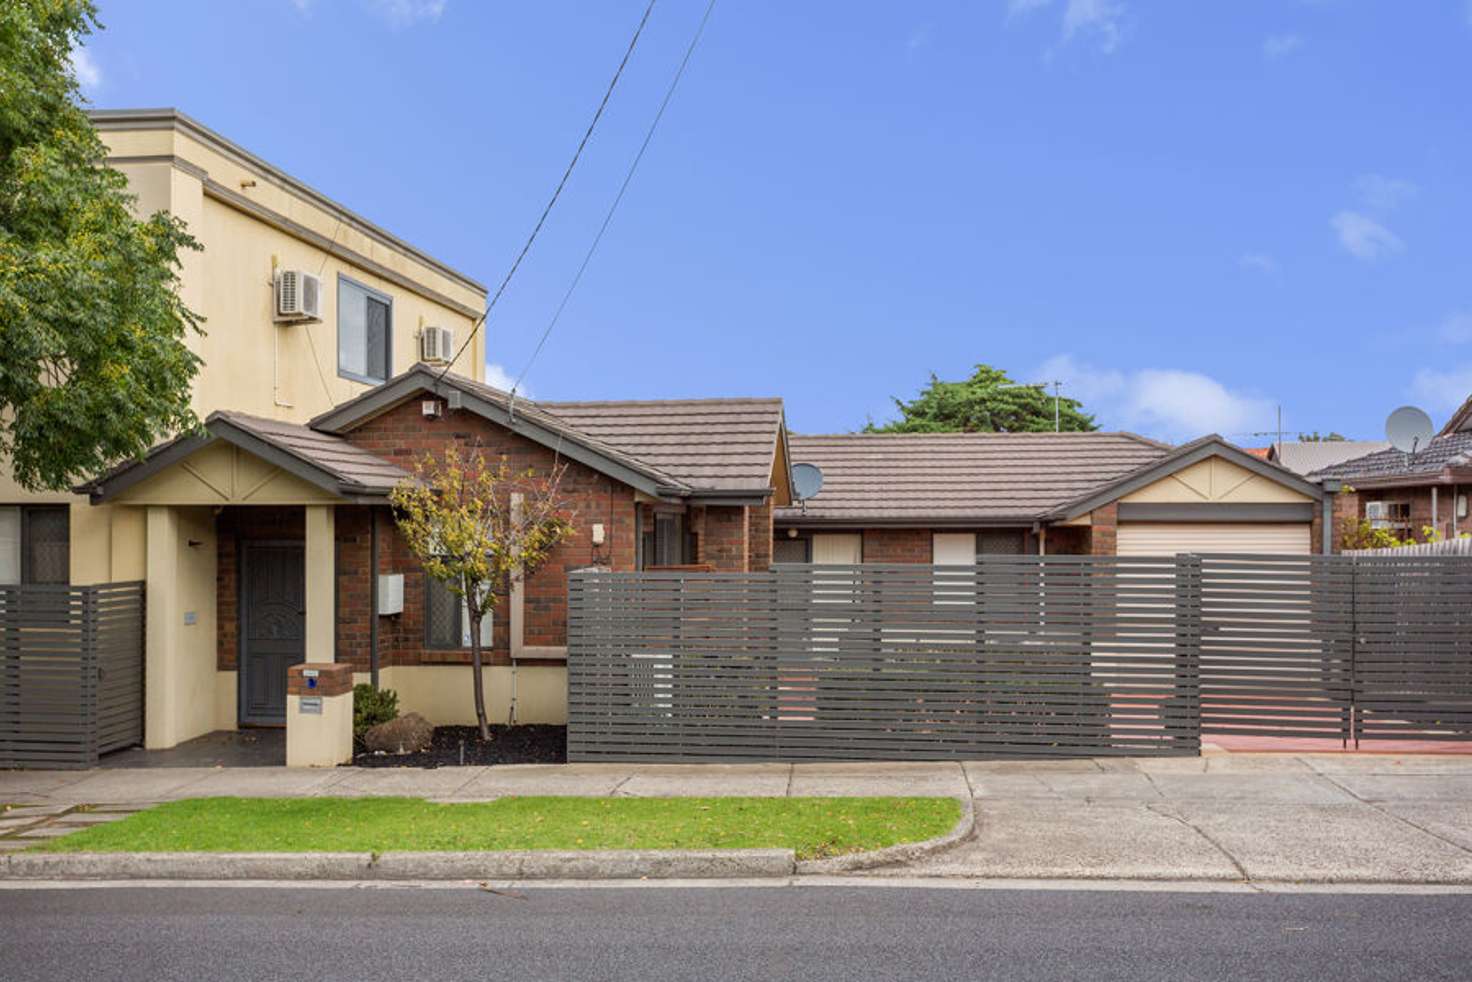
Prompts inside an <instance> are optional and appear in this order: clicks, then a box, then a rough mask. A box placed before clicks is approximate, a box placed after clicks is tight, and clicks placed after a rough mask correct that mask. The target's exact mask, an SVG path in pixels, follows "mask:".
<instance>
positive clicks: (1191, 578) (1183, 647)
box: [1175, 553, 1202, 754]
mask: <svg viewBox="0 0 1472 982" xmlns="http://www.w3.org/2000/svg"><path fill="white" fill-rule="evenodd" d="M1175 567H1176V672H1175V678H1176V687H1177V688H1178V689H1179V690H1180V691H1181V697H1180V705H1181V709H1182V713H1183V719H1182V723H1183V725H1184V726H1185V728H1186V732H1187V733H1188V734H1189V738H1188V739H1189V743H1190V744H1191V748H1192V749H1194V750H1195V751H1196V752H1197V753H1198V754H1199V753H1200V752H1201V631H1202V623H1201V622H1202V618H1201V606H1202V599H1201V557H1200V556H1197V555H1193V554H1189V553H1179V554H1177V555H1176V557H1175Z"/></svg>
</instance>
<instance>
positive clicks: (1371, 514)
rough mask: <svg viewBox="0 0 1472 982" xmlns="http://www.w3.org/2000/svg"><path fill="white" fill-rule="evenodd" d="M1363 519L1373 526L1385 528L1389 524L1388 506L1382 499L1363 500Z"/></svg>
mask: <svg viewBox="0 0 1472 982" xmlns="http://www.w3.org/2000/svg"><path fill="white" fill-rule="evenodd" d="M1365 519H1366V520H1367V521H1369V523H1370V525H1371V526H1372V527H1374V528H1385V527H1387V526H1388V525H1389V524H1390V506H1389V504H1387V503H1386V502H1384V501H1367V502H1365Z"/></svg>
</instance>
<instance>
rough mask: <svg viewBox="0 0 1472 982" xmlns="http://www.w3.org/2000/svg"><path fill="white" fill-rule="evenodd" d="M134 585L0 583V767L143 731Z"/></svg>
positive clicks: (93, 752)
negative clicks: (11, 584)
mask: <svg viewBox="0 0 1472 982" xmlns="http://www.w3.org/2000/svg"><path fill="white" fill-rule="evenodd" d="M143 614H144V611H143V584H142V583H137V582H133V583H108V584H101V585H97V586H80V587H74V586H51V585H38V584H25V585H20V586H0V767H41V768H51V767H89V766H92V765H93V764H95V763H96V762H97V757H98V755H99V754H102V753H106V752H107V751H109V750H116V749H118V748H120V747H126V746H130V745H132V744H136V743H141V742H142V740H143V678H144V674H143V673H144V664H143V629H144V628H143V624H144V621H143Z"/></svg>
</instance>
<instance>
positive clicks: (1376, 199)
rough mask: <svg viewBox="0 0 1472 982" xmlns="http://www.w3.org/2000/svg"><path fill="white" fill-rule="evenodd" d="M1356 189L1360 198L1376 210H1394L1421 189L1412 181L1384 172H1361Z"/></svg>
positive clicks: (1356, 180)
mask: <svg viewBox="0 0 1472 982" xmlns="http://www.w3.org/2000/svg"><path fill="white" fill-rule="evenodd" d="M1354 189H1355V191H1356V192H1358V194H1359V196H1360V200H1361V201H1363V202H1364V203H1365V204H1366V206H1368V207H1369V208H1372V209H1374V210H1375V211H1382V212H1384V211H1394V210H1395V209H1397V208H1399V207H1400V206H1401V205H1403V204H1405V203H1406V202H1407V201H1409V200H1411V199H1412V198H1414V197H1415V196H1416V193H1417V192H1418V191H1420V190H1421V189H1420V188H1418V187H1417V186H1416V185H1415V184H1413V183H1411V182H1410V181H1403V180H1400V179H1399V178H1395V177H1385V176H1384V175H1383V174H1361V175H1360V176H1359V177H1358V178H1356V179H1355V182H1354Z"/></svg>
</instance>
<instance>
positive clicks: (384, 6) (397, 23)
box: [371, 0, 448, 28]
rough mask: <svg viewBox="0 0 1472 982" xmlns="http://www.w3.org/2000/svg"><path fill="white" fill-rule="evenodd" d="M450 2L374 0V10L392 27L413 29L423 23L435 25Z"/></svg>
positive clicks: (443, 0) (432, 0)
mask: <svg viewBox="0 0 1472 982" xmlns="http://www.w3.org/2000/svg"><path fill="white" fill-rule="evenodd" d="M447 2H448V0H372V3H371V6H372V9H373V10H374V11H375V12H376V13H377V14H378V15H379V16H380V17H382V18H383V19H384V20H386V21H388V24H389V26H390V27H393V28H404V27H413V26H414V25H415V24H418V23H420V22H421V21H428V22H429V23H431V24H432V23H434V22H435V21H437V20H439V19H440V16H441V15H442V14H443V13H444V12H445V4H446V3H447Z"/></svg>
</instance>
